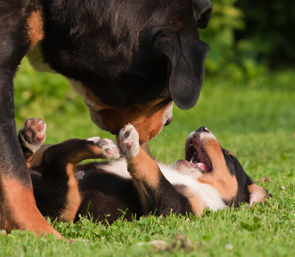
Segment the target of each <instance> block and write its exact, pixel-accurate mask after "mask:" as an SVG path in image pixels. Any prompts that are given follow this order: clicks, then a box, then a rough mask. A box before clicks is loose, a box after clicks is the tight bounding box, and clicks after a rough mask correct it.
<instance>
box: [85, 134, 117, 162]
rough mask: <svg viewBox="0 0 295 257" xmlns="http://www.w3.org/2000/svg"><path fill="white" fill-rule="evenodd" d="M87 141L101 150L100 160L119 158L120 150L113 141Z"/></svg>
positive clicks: (93, 138)
mask: <svg viewBox="0 0 295 257" xmlns="http://www.w3.org/2000/svg"><path fill="white" fill-rule="evenodd" d="M87 141H90V142H92V143H93V144H94V145H95V146H96V147H98V148H100V149H101V150H102V154H101V155H102V156H101V158H105V159H118V158H120V156H121V153H120V149H119V148H118V146H116V144H115V143H114V141H113V140H111V139H108V138H104V139H101V138H100V137H91V138H88V139H87Z"/></svg>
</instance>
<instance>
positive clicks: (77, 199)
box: [61, 163, 82, 221]
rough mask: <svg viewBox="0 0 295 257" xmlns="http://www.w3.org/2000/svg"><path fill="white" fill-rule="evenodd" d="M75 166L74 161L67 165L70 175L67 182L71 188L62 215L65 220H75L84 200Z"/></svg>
mask: <svg viewBox="0 0 295 257" xmlns="http://www.w3.org/2000/svg"><path fill="white" fill-rule="evenodd" d="M74 167H75V165H74V164H72V163H68V164H67V166H66V172H67V175H68V183H67V184H68V187H69V190H68V194H67V202H66V206H65V209H64V210H63V212H62V214H61V217H62V219H63V220H64V221H73V220H74V219H75V217H76V213H77V211H78V208H79V206H80V204H81V202H82V197H81V195H80V191H79V185H78V181H77V179H76V176H75V170H74Z"/></svg>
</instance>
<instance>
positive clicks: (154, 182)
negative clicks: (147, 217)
mask: <svg viewBox="0 0 295 257" xmlns="http://www.w3.org/2000/svg"><path fill="white" fill-rule="evenodd" d="M127 163H128V171H129V173H130V175H131V176H132V177H133V179H134V182H135V186H136V187H137V190H138V192H139V196H140V201H141V204H142V207H143V209H144V210H147V208H146V206H147V191H146V188H145V185H147V186H149V187H150V188H154V189H156V188H157V187H158V186H159V182H160V169H159V166H158V164H157V162H156V161H155V160H153V159H152V158H151V157H149V156H148V154H147V153H146V152H145V151H144V150H143V149H142V148H140V149H139V153H138V154H137V155H136V156H135V157H132V158H130V159H128V160H127ZM143 182H144V183H143ZM144 184H145V185H144Z"/></svg>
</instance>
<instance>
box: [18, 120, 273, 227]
mask: <svg viewBox="0 0 295 257" xmlns="http://www.w3.org/2000/svg"><path fill="white" fill-rule="evenodd" d="M45 130H46V124H45V123H44V122H43V121H42V120H40V119H29V120H27V121H26V122H25V125H24V127H23V128H22V129H21V130H20V132H19V140H20V143H21V145H22V148H23V152H24V155H25V158H26V160H27V166H28V167H29V168H30V169H31V177H32V182H33V188H34V195H35V199H36V202H37V206H38V208H39V210H40V211H41V213H42V214H43V215H44V216H49V217H51V218H52V219H55V218H62V219H63V220H65V221H70V220H74V221H76V220H77V219H78V217H79V214H81V215H86V214H90V215H91V216H93V218H94V219H95V220H105V219H107V220H108V221H109V222H113V221H114V220H116V219H117V218H118V216H121V215H122V211H124V212H125V211H126V210H127V212H126V213H125V218H126V219H128V220H130V219H131V218H132V215H134V216H135V215H136V217H140V216H142V215H146V214H149V213H155V214H156V215H166V214H169V213H170V212H171V210H172V212H173V213H177V214H186V213H194V214H195V215H197V216H201V215H202V214H203V211H204V209H206V208H209V209H211V210H218V209H224V208H227V206H231V205H234V206H238V205H239V204H240V203H243V202H247V203H249V204H250V206H251V205H252V204H253V203H254V202H261V201H264V200H265V199H266V198H268V197H269V194H268V192H267V191H266V190H265V189H264V188H262V187H260V186H258V185H256V184H255V183H253V181H252V180H251V178H250V177H249V176H248V175H247V174H246V172H245V171H244V170H243V168H242V166H241V164H240V163H239V161H238V159H237V158H236V157H235V156H234V155H233V154H232V153H231V152H229V151H227V150H225V149H223V148H221V147H220V145H219V143H218V141H217V139H216V138H215V136H214V135H213V134H212V133H211V132H210V131H209V130H208V129H207V128H205V127H201V128H199V129H197V130H196V131H194V132H192V133H191V134H190V135H189V136H188V138H187V139H186V142H185V149H184V151H185V160H178V161H176V162H175V163H174V165H172V166H168V165H165V164H162V163H160V162H157V161H156V160H154V159H153V158H151V157H150V156H149V155H148V154H147V153H146V152H145V151H144V150H143V149H142V148H141V146H140V144H139V136H138V133H137V131H136V129H135V128H134V127H133V126H132V125H131V124H128V125H126V126H124V128H122V129H121V131H120V134H119V141H120V148H121V151H122V153H123V155H124V158H123V157H120V150H119V149H118V148H117V146H116V145H115V144H114V143H113V141H111V140H109V139H100V138H99V137H94V138H88V139H85V140H80V139H70V140H67V141H65V142H63V143H60V144H57V145H52V146H42V147H41V145H42V144H43V142H44V140H45ZM40 147H41V148H40ZM39 148H40V149H39ZM94 158H103V159H117V160H116V161H108V162H106V161H105V162H94V163H90V164H86V165H79V164H78V163H79V162H81V161H83V160H86V159H94Z"/></svg>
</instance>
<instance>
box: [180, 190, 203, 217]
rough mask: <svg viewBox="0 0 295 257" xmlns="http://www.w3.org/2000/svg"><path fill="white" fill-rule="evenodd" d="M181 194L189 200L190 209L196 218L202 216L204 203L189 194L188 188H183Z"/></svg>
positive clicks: (194, 195)
mask: <svg viewBox="0 0 295 257" xmlns="http://www.w3.org/2000/svg"><path fill="white" fill-rule="evenodd" d="M181 193H182V194H183V195H184V196H185V197H186V198H187V199H188V200H189V203H190V205H191V207H192V210H193V212H194V213H195V214H196V215H197V217H201V216H203V210H204V209H205V208H206V203H205V202H204V201H203V200H202V199H201V197H200V196H199V195H198V194H196V193H194V192H191V190H190V189H189V188H187V187H186V188H184V189H183V190H182V191H181Z"/></svg>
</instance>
